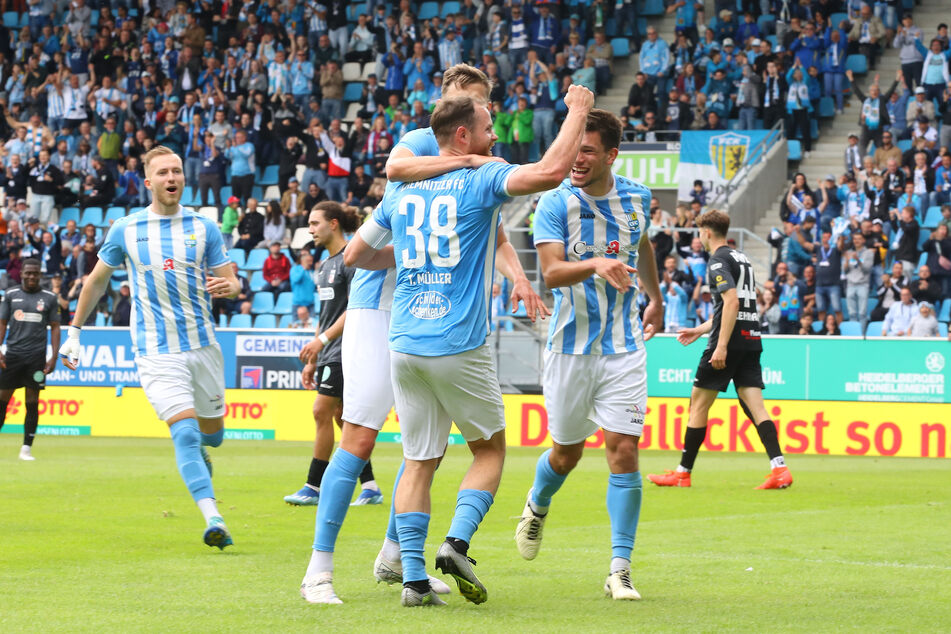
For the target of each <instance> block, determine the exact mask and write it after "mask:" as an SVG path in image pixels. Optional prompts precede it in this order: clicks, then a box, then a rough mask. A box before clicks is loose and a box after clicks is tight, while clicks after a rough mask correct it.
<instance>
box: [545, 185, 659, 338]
mask: <svg viewBox="0 0 951 634" xmlns="http://www.w3.org/2000/svg"><path fill="white" fill-rule="evenodd" d="M650 201H651V193H650V190H649V189H648V188H647V187H645V186H644V185H641V184H640V183H636V182H634V181H632V180H629V179H627V178H623V177H621V176H617V175H615V177H614V187H613V188H612V189H611V191H610V192H608V193H607V194H606V195H605V196H599V197H593V196H589V195H588V194H586V193H585V192H584V191H582V190H581V189H580V188H578V187H573V186H572V185H571V181H569V180H567V179H566V180H565V182H563V183H562V184H561V186H560V187H559V188H558V189H555V190H552V191H550V192H547V193H545V194H544V195H543V196H542V197H541V199H540V200H539V201H538V207H537V208H536V209H535V244H536V245H539V244H543V243H546V242H556V243H559V244H563V245H564V248H565V260H566V261H568V262H580V261H584V260H590V259H591V258H595V257H606V258H611V259H615V260H616V259H620V260H622V261H623V262H624V263H626V264H627V265H628V266H632V267H635V268H636V267H637V254H638V245H639V244H640V240H641V236H642V235H644V234H645V233H646V232H647V228H648V227H649V226H650V216H649V215H648V214H647V213H646V210H648V209H650ZM633 281H634V286H633V287H631V288H630V289H628V291H627V292H626V293H618V291H617V290H616V289H615V288H614V287H613V286H611V285H610V284H609V283H608V282H607V280H605V279H604V278H602V277H599V276H596V275H592V276H591V277H589V278H587V279H586V280H584V281H583V282H579V283H577V284H572V285H571V286H568V287H561V288H554V289H552V295H553V296H554V303H555V306H554V312H553V314H552V317H551V324H550V325H549V328H548V349H549V350H552V351H554V352H560V353H563V354H619V353H622V352H634V351H635V350H640V349H641V348H643V347H644V334H643V330H642V328H641V319H640V315H639V314H638V310H637V301H636V299H637V293H638V283H637V278H636V277H635V278H634V280H633Z"/></svg>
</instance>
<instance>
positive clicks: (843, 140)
mask: <svg viewBox="0 0 951 634" xmlns="http://www.w3.org/2000/svg"><path fill="white" fill-rule="evenodd" d="M914 16H915V24H916V25H917V26H919V27H920V28H921V29H922V30H924V33H925V39H926V42H925V45H926V46H927V41H929V40H930V37H931V36H932V35H934V31H935V27H936V26H937V25H938V24H940V23H941V22H946V21H947V19H948V3H947V0H922V1H921V3H920V4H918V5H916V6H915V9H914ZM900 68H901V62H900V61H899V58H898V49H895V48H886V49H885V51H884V54H883V55H882V56H881V58H880V59H879V61H878V65H877V67H876V68H875V70H874V71H870V72H869V73H867V74H866V75H865V76H864V77H859V76H857V77H856V83H858V84H859V85H860V86H862V90H863V92H867V88H868V85H869V84H871V83H872V80H873V79H874V77H875V75H876V74H878V75H879V76H880V78H879V83H880V85H881V86H882V88H883V89H884V90H887V89H888V88H889V87H890V86H891V85H892V82H893V81H894V80H895V73H896V72H897V71H898V70H899V69H900ZM859 112H860V104H859V102H858V99H857V98H856V97H851V96H848V95H847V96H846V101H845V113H844V114H840V115H836V116H835V117H834V118H833V119H831V120H830V121H829V122H828V123H826V124H824V125H823V126H822V135H821V138H820V140H819V141H818V142H816V143H814V144H813V146H812V152H811V153H810V155H809V156H808V157H805V155H803V159H802V160H801V161H799V162H798V164H797V163H796V162H790V163H789V167H790V170H789V171H790V179H791V177H792V175H793V174H795V173H796V172H802V173H803V174H805V176H806V181H807V182H808V183H809V187H810V188H813V189H814V188H815V187H816V185H817V182H818V180H819V179H820V178H825V177H826V175H827V174H834V175H835V176H836V178H837V179H838V177H839V176H840V175H841V174H842V173H843V172H844V171H845V148H846V146H847V145H848V138H849V134H851V133H853V132H855V133H858V131H859V122H858V120H859ZM790 182H791V180H790ZM787 188H788V183H787ZM787 191H788V189H784V190H783V191H782V193H781V194H780V195H779V196H777V198H776V202H775V203H774V204H773V206H772V207H770V208H769V209H767V210H764V212H763V215H762V216H761V217H760V219H759V221H758V222H757V223H756V226H755V227H753V231H754V233H756V235H758V236H762V237H767V236H768V235H769V232H770V230H771V229H773V228H774V227H780V226H781V224H780V221H779V211H780V206H781V203H782V200H783V197H785V196H786V193H787ZM747 250H748V251H749V252H750V255H755V256H756V257H757V258H760V257H766V255H767V247H765V246H763V245H756V246H755V247H751V248H748V249H747Z"/></svg>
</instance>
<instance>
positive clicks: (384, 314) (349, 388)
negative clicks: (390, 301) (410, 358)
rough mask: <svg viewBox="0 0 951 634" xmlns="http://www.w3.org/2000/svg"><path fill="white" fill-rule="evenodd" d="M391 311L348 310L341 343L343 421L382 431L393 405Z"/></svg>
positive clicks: (371, 309)
mask: <svg viewBox="0 0 951 634" xmlns="http://www.w3.org/2000/svg"><path fill="white" fill-rule="evenodd" d="M389 339H390V311H388V310H376V309H373V308H353V309H348V310H347V321H346V323H345V324H344V327H343V341H341V343H340V355H341V365H342V368H343V420H345V421H347V422H348V423H353V424H354V425H360V426H361V427H369V428H370V429H375V430H377V431H380V429H381V428H382V427H383V423H384V422H385V421H386V417H387V416H388V415H389V413H390V410H391V409H392V408H393V382H392V380H390V341H389Z"/></svg>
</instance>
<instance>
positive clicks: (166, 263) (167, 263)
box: [162, 258, 175, 271]
mask: <svg viewBox="0 0 951 634" xmlns="http://www.w3.org/2000/svg"><path fill="white" fill-rule="evenodd" d="M162 270H163V271H174V270H175V260H173V259H172V258H165V259H164V260H163V261H162Z"/></svg>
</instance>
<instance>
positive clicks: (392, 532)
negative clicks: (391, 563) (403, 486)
mask: <svg viewBox="0 0 951 634" xmlns="http://www.w3.org/2000/svg"><path fill="white" fill-rule="evenodd" d="M405 468H406V461H405V460H404V461H403V462H401V463H400V468H399V470H398V471H397V472H396V480H395V481H394V482H393V495H392V496H390V521H389V523H388V524H387V525H386V538H387V539H388V540H390V541H391V542H396V543H397V544H398V543H399V542H400V537H399V535H398V534H397V532H396V487H398V486H399V484H400V478H402V477H403V469H405Z"/></svg>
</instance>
